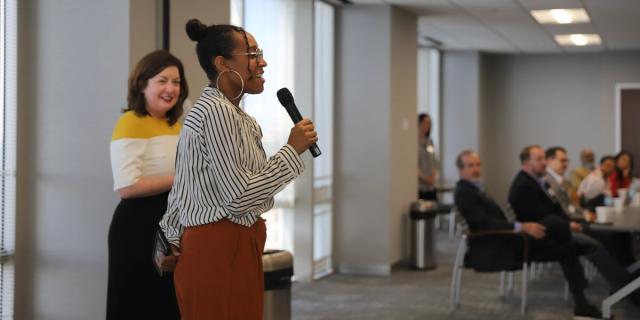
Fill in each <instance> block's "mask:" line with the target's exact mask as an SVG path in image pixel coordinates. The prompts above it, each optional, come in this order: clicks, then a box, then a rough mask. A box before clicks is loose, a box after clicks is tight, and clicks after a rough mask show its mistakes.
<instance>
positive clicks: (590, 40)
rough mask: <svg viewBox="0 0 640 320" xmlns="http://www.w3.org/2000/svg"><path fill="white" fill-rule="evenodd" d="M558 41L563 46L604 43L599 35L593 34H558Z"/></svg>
mask: <svg viewBox="0 0 640 320" xmlns="http://www.w3.org/2000/svg"><path fill="white" fill-rule="evenodd" d="M554 38H555V39H556V42H557V43H558V44H559V45H561V46H578V47H582V46H596V45H600V44H602V39H601V38H600V36H599V35H597V34H595V33H592V34H581V33H576V34H558V35H556V36H555V37H554Z"/></svg>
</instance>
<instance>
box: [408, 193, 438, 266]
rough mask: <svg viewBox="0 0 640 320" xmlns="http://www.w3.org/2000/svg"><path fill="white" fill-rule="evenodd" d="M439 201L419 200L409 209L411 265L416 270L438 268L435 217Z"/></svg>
mask: <svg viewBox="0 0 640 320" xmlns="http://www.w3.org/2000/svg"><path fill="white" fill-rule="evenodd" d="M438 208H439V206H438V203H437V202H435V201H424V200H418V201H416V202H413V203H412V204H411V209H410V211H409V223H410V227H409V228H410V231H409V233H410V239H411V240H410V241H411V243H410V245H409V249H410V252H409V255H410V256H409V267H410V268H411V269H414V270H431V269H435V268H436V233H435V217H436V215H438Z"/></svg>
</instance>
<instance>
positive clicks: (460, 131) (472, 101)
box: [440, 51, 481, 186]
mask: <svg viewBox="0 0 640 320" xmlns="http://www.w3.org/2000/svg"><path fill="white" fill-rule="evenodd" d="M479 99H480V55H479V54H478V53H477V52H463V51H448V52H445V53H443V54H442V100H441V103H442V105H441V109H440V112H441V113H440V123H441V132H440V133H441V136H440V142H441V144H442V145H441V149H440V161H441V168H442V181H443V184H444V185H445V186H453V185H454V184H455V182H456V181H457V180H458V169H457V168H456V167H455V159H456V157H457V155H458V153H460V151H462V150H464V149H474V150H478V149H479V148H480V126H481V123H480V118H479V117H480V101H479Z"/></svg>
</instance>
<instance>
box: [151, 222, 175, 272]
mask: <svg viewBox="0 0 640 320" xmlns="http://www.w3.org/2000/svg"><path fill="white" fill-rule="evenodd" d="M168 255H171V244H170V243H169V240H167V237H165V235H164V232H162V229H158V231H156V241H155V242H154V245H153V256H152V257H151V258H152V260H153V265H154V266H155V267H156V270H157V271H158V274H160V276H162V269H161V268H160V262H161V261H162V258H164V257H166V256H168Z"/></svg>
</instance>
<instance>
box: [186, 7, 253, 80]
mask: <svg viewBox="0 0 640 320" xmlns="http://www.w3.org/2000/svg"><path fill="white" fill-rule="evenodd" d="M185 29H186V31H187V35H188V36H189V39H191V40H193V41H195V42H197V43H198V44H197V45H196V53H197V54H198V61H199V62H200V66H201V67H202V70H204V72H205V73H206V74H207V78H209V80H210V81H214V80H215V79H216V77H217V76H218V72H217V71H216V68H215V67H214V65H213V59H214V58H215V57H217V56H223V57H225V58H226V59H231V54H232V52H233V49H235V44H234V43H233V33H234V32H238V33H240V34H241V35H242V37H243V38H244V42H245V45H246V46H247V48H248V47H249V39H248V38H247V32H246V31H245V30H244V29H243V28H241V27H238V26H234V25H230V24H215V25H213V24H212V25H210V26H207V25H205V24H203V23H202V22H200V20H198V19H191V20H189V21H188V22H187V24H186V26H185ZM247 69H249V65H248V64H247ZM249 71H251V70H249Z"/></svg>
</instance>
